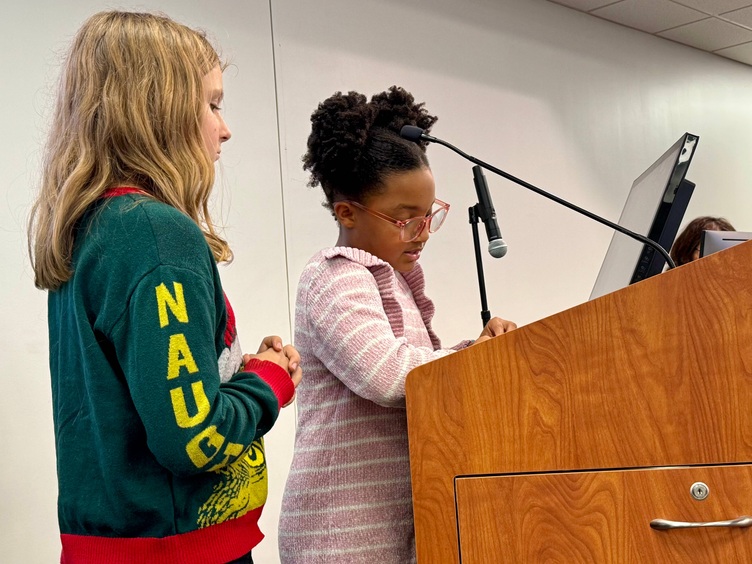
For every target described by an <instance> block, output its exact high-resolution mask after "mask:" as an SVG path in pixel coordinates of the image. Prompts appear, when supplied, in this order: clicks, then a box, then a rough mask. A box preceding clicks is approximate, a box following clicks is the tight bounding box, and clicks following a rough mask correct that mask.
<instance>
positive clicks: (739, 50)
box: [715, 43, 752, 65]
mask: <svg viewBox="0 0 752 564" xmlns="http://www.w3.org/2000/svg"><path fill="white" fill-rule="evenodd" d="M715 53H716V54H717V55H721V56H722V57H726V58H727V59H733V60H735V61H739V62H740V63H747V64H748V65H752V43H744V44H742V45H737V46H735V47H729V48H728V49H721V50H720V51H716V52H715Z"/></svg>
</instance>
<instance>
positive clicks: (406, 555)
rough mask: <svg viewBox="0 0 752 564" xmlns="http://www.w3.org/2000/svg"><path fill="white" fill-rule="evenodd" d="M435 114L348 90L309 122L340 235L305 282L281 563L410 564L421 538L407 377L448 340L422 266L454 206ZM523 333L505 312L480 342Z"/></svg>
mask: <svg viewBox="0 0 752 564" xmlns="http://www.w3.org/2000/svg"><path fill="white" fill-rule="evenodd" d="M435 121H436V118H435V117H434V116H432V115H430V114H429V113H428V112H427V111H426V110H425V109H424V108H423V104H420V103H416V102H415V101H414V99H413V96H412V95H411V94H410V93H409V92H406V91H405V90H403V89H402V88H398V87H392V88H391V89H389V90H388V91H386V92H383V93H381V94H377V95H375V96H373V97H372V98H371V100H370V101H369V100H367V98H366V97H365V96H364V95H362V94H359V93H357V92H350V93H349V94H342V93H336V94H334V95H333V96H331V97H330V98H328V99H327V100H325V101H324V102H323V103H321V104H320V105H319V107H318V109H317V110H316V111H315V112H314V113H313V115H312V117H311V123H312V129H311V134H310V136H309V138H308V152H307V153H306V155H305V157H304V168H305V169H306V170H308V171H310V173H311V182H310V184H311V185H312V186H315V185H320V186H321V187H322V188H323V191H324V195H325V198H326V202H325V206H326V207H327V208H328V209H329V210H330V211H331V212H332V215H333V216H334V218H335V220H336V222H337V226H338V239H337V241H336V244H335V246H334V247H331V248H327V249H324V250H322V251H320V252H319V253H317V254H316V255H315V256H314V257H313V258H312V259H311V260H310V261H309V262H308V264H307V266H306V267H305V269H304V271H303V273H302V275H301V277H300V283H299V285H298V291H297V300H296V311H295V344H296V346H297V347H298V349H299V350H300V354H301V358H302V361H303V363H304V364H305V366H306V381H305V382H304V384H303V385H301V387H300V389H299V391H298V409H299V418H298V428H297V434H296V439H295V452H294V457H293V462H292V468H291V471H290V474H289V477H288V480H287V484H286V487H285V493H284V498H283V501H282V512H281V516H280V526H279V545H280V557H281V561H282V562H283V563H286V564H289V563H317V562H321V563H328V564H332V563H346V564H354V563H373V562H384V563H386V562H388V563H390V564H396V563H398V562H412V561H414V560H415V543H414V536H415V535H414V529H413V514H412V494H411V486H410V465H409V460H408V444H407V416H406V412H405V379H406V377H407V374H408V372H410V370H412V369H413V368H415V367H416V366H418V365H420V364H423V363H426V362H429V361H431V360H435V359H438V358H441V357H442V356H445V355H447V354H450V353H452V352H453V351H454V350H457V349H460V348H464V347H467V346H469V345H470V344H471V343H472V341H463V342H462V343H460V344H458V345H457V346H455V347H454V348H452V349H450V348H444V347H442V345H441V342H440V340H439V338H438V336H437V335H436V334H435V333H434V331H433V329H432V327H431V320H432V318H433V315H434V305H433V303H432V302H431V300H430V299H429V298H428V297H427V296H426V295H425V293H424V289H425V281H424V278H423V271H422V269H421V267H420V264H419V259H420V257H421V254H422V253H423V252H424V249H425V246H426V243H427V242H428V238H429V235H430V234H431V233H435V232H436V231H438V230H439V228H440V227H441V225H442V223H443V222H444V219H445V218H446V216H447V213H448V211H449V204H447V203H445V202H443V201H441V200H440V199H438V198H436V189H435V185H434V178H433V174H432V173H431V169H430V167H429V165H428V159H427V158H426V153H425V149H426V146H425V144H424V143H420V144H418V143H414V142H412V141H407V140H405V139H403V138H401V137H400V134H399V132H400V129H401V128H402V126H404V125H408V124H409V125H417V126H419V127H421V128H423V129H425V130H429V129H430V128H431V126H432V125H433V124H434V122H435ZM514 328H515V325H514V323H511V322H509V321H504V320H502V319H499V318H493V319H492V320H491V321H490V322H489V323H488V324H487V325H486V327H485V329H484V330H483V332H482V333H481V335H480V336H479V337H478V339H477V341H476V342H479V341H484V340H486V339H489V338H491V337H493V336H496V335H500V334H502V333H504V332H507V331H510V330H512V329H514Z"/></svg>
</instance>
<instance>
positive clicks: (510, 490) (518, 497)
mask: <svg viewBox="0 0 752 564" xmlns="http://www.w3.org/2000/svg"><path fill="white" fill-rule="evenodd" d="M695 482H703V483H705V484H706V485H707V486H708V488H709V491H710V493H709V495H708V496H707V498H706V499H704V500H702V501H698V500H696V499H695V498H693V497H692V495H691V493H690V489H691V486H692V484H694V483H695ZM455 493H456V500H457V518H458V528H459V545H460V555H461V562H462V564H496V563H500V562H511V563H515V564H517V563H525V562H530V563H533V562H534V563H543V562H551V563H553V562H557V563H566V564H574V563H580V562H581V563H587V564H592V563H595V562H598V563H601V562H614V563H615V562H640V563H642V562H660V563H683V562H697V563H703V564H707V563H713V562H717V563H724V564H727V563H730V562H745V563H748V562H752V529H746V528H694V529H681V530H668V531H658V530H654V529H652V528H651V527H650V522H651V520H653V519H668V520H672V521H691V522H708V521H725V520H729V519H736V518H738V517H741V516H744V515H750V516H752V466H750V465H735V466H702V467H674V468H646V469H638V470H623V471H599V472H574V473H558V474H517V475H504V476H483V477H466V478H457V479H456V480H455Z"/></svg>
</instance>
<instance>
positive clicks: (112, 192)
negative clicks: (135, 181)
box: [102, 186, 146, 198]
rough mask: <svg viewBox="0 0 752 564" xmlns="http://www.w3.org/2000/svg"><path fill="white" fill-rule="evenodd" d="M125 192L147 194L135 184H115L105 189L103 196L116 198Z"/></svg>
mask: <svg viewBox="0 0 752 564" xmlns="http://www.w3.org/2000/svg"><path fill="white" fill-rule="evenodd" d="M125 194H146V192H144V191H143V190H141V189H140V188H136V187H135V186H115V187H114V188H108V189H107V190H105V191H104V194H102V198H114V197H116V196H124V195H125Z"/></svg>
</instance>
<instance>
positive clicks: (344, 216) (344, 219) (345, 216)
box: [334, 202, 355, 229]
mask: <svg viewBox="0 0 752 564" xmlns="http://www.w3.org/2000/svg"><path fill="white" fill-rule="evenodd" d="M334 217H336V218H337V221H338V222H339V224H340V225H341V226H342V227H345V228H346V229H352V228H353V227H354V226H355V206H353V205H351V204H349V203H347V202H335V203H334Z"/></svg>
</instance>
